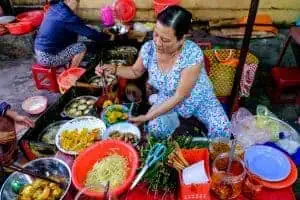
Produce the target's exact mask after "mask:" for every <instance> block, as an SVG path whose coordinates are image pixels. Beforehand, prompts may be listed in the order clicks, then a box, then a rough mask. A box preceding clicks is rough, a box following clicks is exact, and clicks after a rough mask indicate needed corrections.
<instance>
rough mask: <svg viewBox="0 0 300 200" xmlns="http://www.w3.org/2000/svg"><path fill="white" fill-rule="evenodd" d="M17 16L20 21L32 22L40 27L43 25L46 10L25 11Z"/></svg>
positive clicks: (34, 25)
mask: <svg viewBox="0 0 300 200" xmlns="http://www.w3.org/2000/svg"><path fill="white" fill-rule="evenodd" d="M16 18H17V20H18V21H20V22H30V23H31V25H32V26H33V27H38V26H40V25H41V23H42V21H43V19H44V11H43V10H34V11H29V12H24V13H21V14H19V15H17V17H16Z"/></svg>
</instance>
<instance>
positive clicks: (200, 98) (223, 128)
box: [96, 6, 230, 138]
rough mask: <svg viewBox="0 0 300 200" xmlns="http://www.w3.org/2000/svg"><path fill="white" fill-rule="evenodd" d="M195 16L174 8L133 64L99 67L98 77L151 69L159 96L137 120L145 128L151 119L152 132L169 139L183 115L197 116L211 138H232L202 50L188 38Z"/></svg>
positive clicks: (164, 15) (129, 76)
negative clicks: (143, 124)
mask: <svg viewBox="0 0 300 200" xmlns="http://www.w3.org/2000/svg"><path fill="white" fill-rule="evenodd" d="M191 20H192V14H191V13H190V12H188V11H187V10H185V9H184V8H182V7H179V6H170V7H168V8H167V9H165V10H164V11H162V12H161V13H160V14H159V15H158V16H157V22H156V25H155V28H154V32H153V40H151V41H148V42H146V43H145V44H144V45H143V46H142V48H141V51H140V54H139V57H138V59H137V61H136V63H135V64H134V65H133V66H129V67H125V66H121V67H118V68H117V67H116V66H113V65H104V66H97V67H96V73H97V74H102V73H103V71H104V70H105V71H108V72H110V73H115V74H116V75H117V76H121V77H123V78H127V79H136V78H139V77H140V76H142V74H143V73H144V72H145V71H146V70H147V71H148V73H149V80H148V83H149V84H150V85H151V86H152V87H154V88H155V89H156V90H157V91H158V93H157V94H155V95H152V96H150V103H152V105H153V106H152V108H151V109H150V110H149V111H148V112H147V114H145V115H140V116H137V117H133V118H131V121H132V122H134V123H136V124H140V123H143V122H147V121H149V123H148V125H147V128H148V132H149V133H151V134H153V135H155V136H156V137H159V138H166V137H168V136H169V135H170V134H172V133H173V132H174V131H175V129H176V128H177V127H178V126H179V119H178V115H180V116H182V117H183V118H189V117H191V116H195V117H197V119H198V120H200V121H201V122H203V123H204V124H205V125H206V127H207V129H208V136H209V137H226V136H228V135H229V129H230V122H229V119H228V117H227V115H226V113H225V111H224V110H223V107H222V105H221V104H220V102H219V101H218V100H217V98H216V96H215V93H214V89H213V86H212V83H211V81H210V80H209V78H208V75H207V73H206V71H205V67H204V60H203V59H204V57H203V52H202V51H201V49H200V48H199V46H198V45H197V44H196V43H194V42H192V41H190V40H186V39H185V37H184V36H185V35H186V34H187V33H188V31H189V28H190V25H191Z"/></svg>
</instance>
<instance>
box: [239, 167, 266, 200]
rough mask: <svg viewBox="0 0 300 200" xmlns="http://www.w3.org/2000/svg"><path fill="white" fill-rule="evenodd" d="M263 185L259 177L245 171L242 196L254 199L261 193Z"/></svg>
mask: <svg viewBox="0 0 300 200" xmlns="http://www.w3.org/2000/svg"><path fill="white" fill-rule="evenodd" d="M262 188H263V185H262V184H261V182H260V179H259V177H257V176H256V175H254V174H252V173H250V172H249V171H247V178H246V180H245V183H244V186H243V195H244V197H246V198H248V199H256V197H257V195H258V194H259V193H260V192H261V191H262Z"/></svg>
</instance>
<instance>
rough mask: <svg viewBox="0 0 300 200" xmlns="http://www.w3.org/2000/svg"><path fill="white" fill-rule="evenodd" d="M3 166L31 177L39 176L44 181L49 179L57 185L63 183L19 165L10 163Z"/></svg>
mask: <svg viewBox="0 0 300 200" xmlns="http://www.w3.org/2000/svg"><path fill="white" fill-rule="evenodd" d="M3 167H4V168H7V169H10V170H13V171H17V172H20V173H22V174H27V175H29V176H32V177H35V178H39V179H43V180H45V181H49V182H52V183H55V184H57V185H59V186H62V184H63V183H61V182H59V181H56V180H53V179H51V178H49V177H46V176H44V175H40V174H37V173H35V172H33V171H30V170H28V169H25V168H22V167H19V166H17V165H14V164H12V165H3Z"/></svg>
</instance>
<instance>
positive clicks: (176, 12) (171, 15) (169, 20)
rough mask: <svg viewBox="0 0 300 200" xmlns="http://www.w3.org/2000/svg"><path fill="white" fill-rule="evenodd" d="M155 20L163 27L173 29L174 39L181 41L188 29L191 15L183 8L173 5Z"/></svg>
mask: <svg viewBox="0 0 300 200" xmlns="http://www.w3.org/2000/svg"><path fill="white" fill-rule="evenodd" d="M157 20H158V21H159V22H160V23H162V24H163V25H165V26H168V27H171V28H173V29H174V31H175V35H176V38H177V39H178V40H181V39H182V38H183V36H184V35H185V34H187V33H188V31H189V29H190V26H191V22H192V14H191V13H190V12H189V11H187V10H186V9H184V8H182V7H180V6H176V5H174V6H169V7H167V8H166V9H165V10H163V11H162V12H160V13H159V14H158V16H157Z"/></svg>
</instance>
